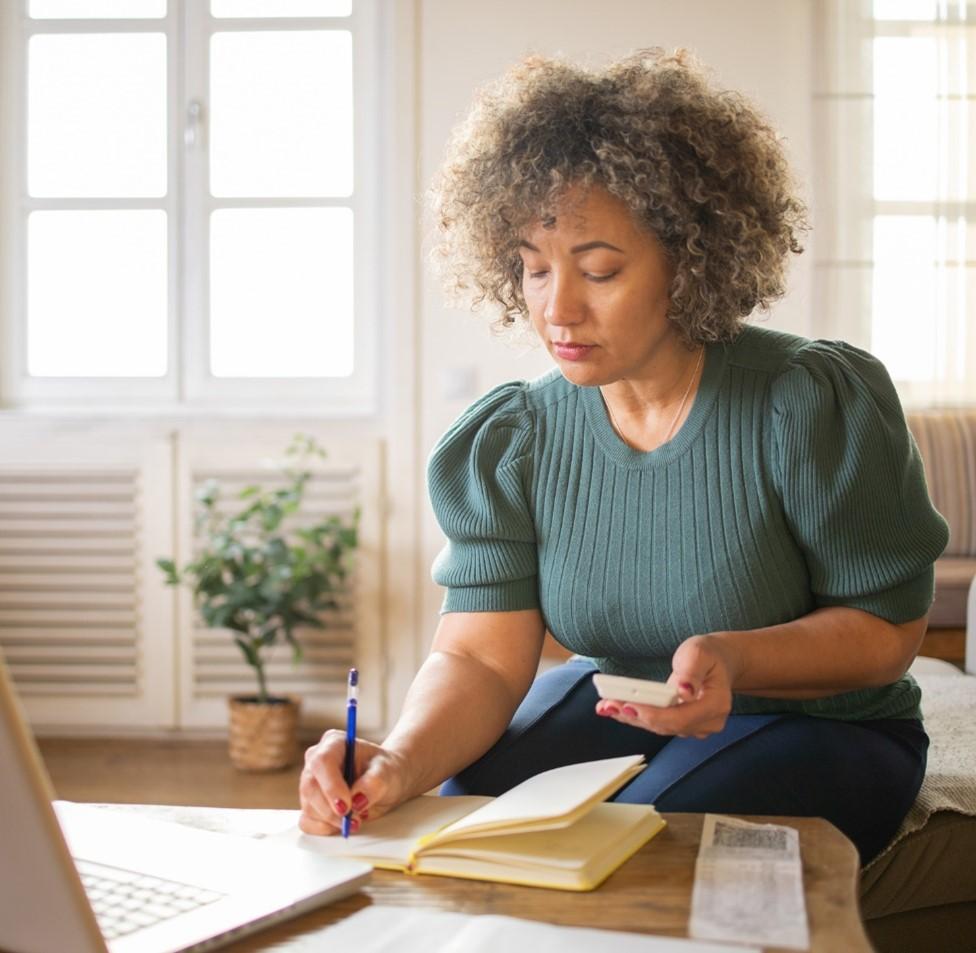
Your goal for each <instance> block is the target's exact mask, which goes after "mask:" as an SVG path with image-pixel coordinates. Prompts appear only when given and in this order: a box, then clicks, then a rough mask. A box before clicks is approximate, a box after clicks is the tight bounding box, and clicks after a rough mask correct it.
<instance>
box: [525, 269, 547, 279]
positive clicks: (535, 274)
mask: <svg viewBox="0 0 976 953" xmlns="http://www.w3.org/2000/svg"><path fill="white" fill-rule="evenodd" d="M548 274H549V272H548V271H530V272H529V277H530V278H545V277H546V275H548Z"/></svg>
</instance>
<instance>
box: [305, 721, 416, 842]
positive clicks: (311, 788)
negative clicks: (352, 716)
mask: <svg viewBox="0 0 976 953" xmlns="http://www.w3.org/2000/svg"><path fill="white" fill-rule="evenodd" d="M345 757H346V734H345V732H344V731H339V730H337V729H332V730H330V731H327V732H326V733H325V734H324V735H322V738H321V740H320V741H319V742H318V744H316V745H313V746H312V747H311V748H309V749H308V750H307V751H306V752H305V769H304V770H303V771H302V776H301V780H300V781H299V784H298V796H299V801H300V803H301V808H302V813H301V817H299V819H298V826H299V828H300V829H301V830H302V831H304V833H306V834H322V835H330V834H338V833H339V832H340V831H341V829H342V818H343V815H345V814H346V813H347V811H348V810H349V808H350V807H351V808H352V818H351V821H350V827H351V829H352V831H353V832H355V831H356V830H358V829H359V827H360V825H361V824H362V823H363V822H364V821H367V820H375V819H376V818H377V817H380V816H381V815H383V814H385V813H386V812H387V811H389V810H391V809H392V808H394V807H396V806H397V805H398V804H399V803H400V802H401V801H405V800H406V799H407V796H408V790H409V789H408V784H407V772H406V765H405V764H404V763H403V761H402V759H401V758H400V757H399V756H398V755H397V754H396V753H395V752H393V751H389V750H387V749H385V748H381V747H380V746H379V745H376V744H373V743H372V742H371V741H363V740H362V739H359V738H357V739H356V781H355V783H354V784H353V785H352V790H350V788H349V786H348V785H347V784H346V782H345V779H344V778H343V764H344V763H345Z"/></svg>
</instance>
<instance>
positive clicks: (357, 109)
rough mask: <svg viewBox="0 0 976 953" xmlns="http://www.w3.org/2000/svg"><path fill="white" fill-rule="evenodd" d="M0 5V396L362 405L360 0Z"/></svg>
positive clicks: (366, 249) (367, 95)
mask: <svg viewBox="0 0 976 953" xmlns="http://www.w3.org/2000/svg"><path fill="white" fill-rule="evenodd" d="M0 16H6V17H7V22H5V23H3V24H0V27H5V28H6V29H4V34H5V35H6V44H7V49H6V50H5V51H4V52H6V53H7V58H8V59H9V62H8V63H7V64H6V66H5V69H6V71H7V72H6V74H5V75H4V77H3V79H4V80H5V82H4V83H3V84H2V87H0V88H3V89H5V90H7V92H6V93H5V94H4V101H3V107H4V132H3V141H4V142H5V143H6V144H7V148H5V149H4V152H5V153H6V155H7V158H6V160H5V167H4V179H3V182H4V196H3V197H4V202H3V206H4V209H5V213H4V218H3V221H2V227H3V239H4V241H3V248H4V254H3V272H2V276H3V277H4V279H5V280H4V284H5V286H6V294H5V297H4V300H3V305H4V307H3V315H2V318H3V327H4V333H5V344H6V346H5V347H4V352H5V365H4V371H5V373H4V375H3V379H2V384H0V386H2V394H0V398H2V402H3V405H4V406H7V407H18V406H26V407H44V406H62V405H65V404H68V403H71V404H72V405H74V406H79V405H80V406H90V407H98V408H99V409H104V408H131V407H133V406H136V407H145V408H154V409H155V408H162V409H172V410H183V409H201V410H207V409H233V410H256V411H260V410H263V409H267V408H276V409H278V410H281V409H286V410H287V409H295V410H307V409H309V408H314V410H315V412H316V413H319V414H326V415H327V414H329V413H333V414H344V413H363V412H369V411H371V410H372V409H374V404H375V398H376V380H375V378H376V370H377V353H376V352H377V344H378V333H377V331H378V323H379V316H378V313H377V312H378V298H377V296H376V295H375V292H374V290H373V287H372V286H371V282H374V280H375V275H376V274H377V273H378V272H380V271H381V263H379V262H378V261H377V254H378V249H379V247H380V243H379V240H378V233H377V228H376V224H375V222H376V218H377V209H378V208H379V203H380V195H379V183H378V179H379V175H378V174H377V172H376V170H377V169H378V168H379V160H378V156H377V153H378V150H379V142H380V140H381V128H380V123H381V119H382V116H383V115H384V103H383V89H382V86H381V82H380V78H379V77H380V63H381V55H380V52H379V50H378V44H379V37H380V31H379V23H378V19H379V16H380V4H379V3H378V2H376V0H274V2H269V0H209V3H208V2H206V0H22V2H21V3H18V4H9V5H8V4H4V12H3V13H2V14H0Z"/></svg>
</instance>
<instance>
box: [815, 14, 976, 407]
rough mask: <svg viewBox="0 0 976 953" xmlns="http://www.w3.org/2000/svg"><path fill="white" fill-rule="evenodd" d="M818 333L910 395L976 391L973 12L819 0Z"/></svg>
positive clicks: (958, 395)
mask: <svg viewBox="0 0 976 953" xmlns="http://www.w3.org/2000/svg"><path fill="white" fill-rule="evenodd" d="M819 11H820V15H821V23H820V36H821V38H822V39H823V48H822V50H821V56H820V70H821V73H820V79H819V82H818V89H817V101H816V104H815V115H816V120H817V121H818V122H819V124H820V127H821V131H822V133H823V135H822V136H818V141H821V142H823V143H826V148H825V150H824V152H823V154H822V155H821V156H820V160H821V161H820V163H819V165H820V169H819V173H820V181H819V183H818V187H817V190H816V191H817V195H818V200H817V203H816V208H815V216H814V223H815V226H816V230H815V233H814V244H815V247H816V248H817V250H818V251H817V257H818V278H819V281H818V286H819V295H818V297H819V300H818V303H817V305H816V315H815V318H814V320H815V323H817V322H819V326H817V327H816V330H817V332H818V333H821V334H824V333H825V334H827V335H829V336H837V337H845V338H847V339H848V340H851V341H852V342H853V343H856V344H859V345H861V346H864V347H867V348H868V349H870V350H871V351H872V352H873V353H874V354H876V355H877V356H878V357H879V358H880V359H881V360H882V361H883V362H884V363H885V365H886V366H887V367H888V370H889V371H890V372H891V375H892V377H893V378H894V380H895V383H896V385H897V386H898V388H899V391H900V393H901V396H902V399H903V400H904V401H905V402H906V403H907V404H909V405H924V404H950V403H968V402H974V401H976V322H974V320H973V318H972V315H971V312H972V310H973V308H974V305H976V260H974V258H976V255H974V248H976V204H974V202H976V149H974V146H976V32H974V30H976V8H971V7H969V6H968V5H967V4H966V3H965V2H959V0H952V2H947V0H856V2H845V0H822V2H821V3H820V4H819Z"/></svg>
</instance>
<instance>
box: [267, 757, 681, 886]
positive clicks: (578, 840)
mask: <svg viewBox="0 0 976 953" xmlns="http://www.w3.org/2000/svg"><path fill="white" fill-rule="evenodd" d="M643 767H644V759H643V756H641V755H632V756H628V757H624V758H608V759H605V760H602V761H588V762H583V763H581V764H571V765H566V766H564V767H561V768H554V769H553V770H551V771H545V772H543V773H542V774H538V775H536V776H535V777H532V778H529V779H528V780H527V781H524V782H522V784H519V785H518V786H516V787H514V788H512V789H511V790H510V791H506V792H505V793H504V794H502V795H501V796H500V797H497V798H491V797H475V796H467V797H435V796H430V795H425V796H423V797H418V798H414V799H413V800H411V801H408V802H406V803H405V804H403V805H401V806H400V807H398V808H397V809H396V810H394V811H392V812H391V813H390V814H387V815H386V816H384V817H381V818H379V819H378V820H376V821H370V822H369V823H368V824H365V825H364V826H363V828H362V830H361V833H359V834H356V835H354V836H352V837H350V838H349V839H348V840H343V839H342V838H339V837H313V836H309V835H307V834H302V833H300V832H298V831H294V830H293V831H288V832H285V833H284V834H279V835H276V837H275V838H274V839H275V840H285V841H288V842H291V843H294V844H297V845H298V846H300V847H304V848H306V849H308V850H313V851H315V852H316V853H320V854H325V855H327V856H332V857H348V858H355V859H357V860H364V861H366V862H368V863H371V864H373V865H374V866H376V867H384V868H387V869H390V870H402V871H406V872H408V873H417V874H437V875H441V876H447V877H467V878H470V879H474V880H497V881H504V882H506V883H515V884H528V885H531V886H536V887H552V888H556V889H560V890H592V889H593V888H594V887H596V886H598V885H599V884H600V883H601V882H602V881H603V880H605V879H606V878H607V877H608V876H609V875H610V874H611V873H612V872H613V871H614V870H616V869H617V867H619V866H620V865H621V864H622V863H623V862H624V861H625V860H626V859H627V858H628V857H630V855H631V854H633V853H634V852H635V851H636V850H637V849H638V848H640V847H641V846H642V845H643V844H645V843H647V841H649V840H650V839H651V838H652V837H653V836H654V835H655V834H656V833H657V832H658V831H659V830H661V828H662V827H664V820H663V819H662V818H661V816H660V815H659V814H658V813H657V811H655V810H654V808H653V807H652V806H651V805H648V804H616V803H612V802H605V800H604V799H605V798H607V797H609V796H610V795H611V794H613V793H614V792H615V791H616V790H618V789H619V788H621V787H622V786H623V785H624V784H626V783H627V782H628V781H629V780H630V779H631V778H633V777H634V776H635V775H636V774H638V773H639V772H640V771H641V770H643Z"/></svg>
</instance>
